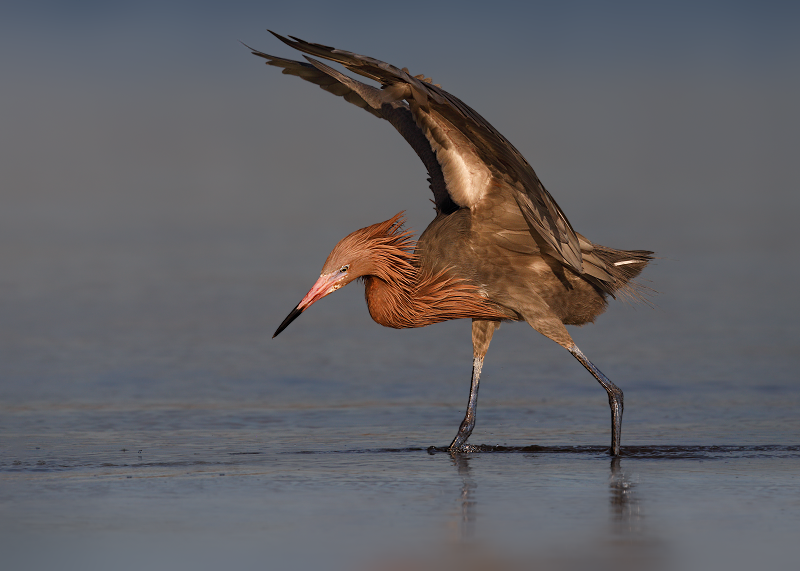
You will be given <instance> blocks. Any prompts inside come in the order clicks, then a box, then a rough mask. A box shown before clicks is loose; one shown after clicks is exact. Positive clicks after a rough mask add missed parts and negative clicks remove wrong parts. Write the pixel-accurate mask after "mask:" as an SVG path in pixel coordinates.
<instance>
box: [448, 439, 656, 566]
mask: <svg viewBox="0 0 800 571" xmlns="http://www.w3.org/2000/svg"><path fill="white" fill-rule="evenodd" d="M450 458H451V461H452V464H453V466H455V468H456V471H457V473H458V476H459V478H460V479H461V488H460V490H459V494H458V496H457V498H456V501H457V502H458V505H459V506H460V510H459V516H460V519H459V521H458V528H459V541H458V548H457V550H456V551H455V552H453V553H452V554H451V558H450V559H449V563H450V565H449V566H448V565H446V564H445V565H444V567H441V565H442V561H439V565H440V567H439V568H440V569H441V568H453V569H463V568H465V567H464V562H465V561H466V560H468V561H469V565H467V567H468V568H469V569H475V570H489V569H498V568H501V569H509V570H510V569H524V568H529V567H528V565H529V564H530V563H531V561H530V560H527V559H526V560H525V561H522V560H513V559H512V558H510V557H509V556H510V555H511V554H507V553H503V552H502V550H497V549H496V546H494V547H493V546H491V545H487V544H485V543H484V542H482V541H481V537H482V536H481V530H480V528H479V525H478V513H479V510H478V498H477V495H476V490H477V489H478V485H479V484H478V482H477V481H476V476H475V475H474V474H473V470H472V468H471V466H470V462H471V461H472V460H473V459H474V458H473V457H472V454H469V453H467V454H464V453H452V454H450ZM608 506H609V517H608V525H607V526H606V528H603V529H600V530H599V534H598V535H599V536H598V537H597V538H596V539H595V540H593V541H588V542H585V543H582V544H581V546H580V547H579V548H578V549H574V548H570V549H567V548H565V545H570V544H572V545H574V541H575V540H578V538H574V539H572V540H571V539H569V538H564V544H563V545H558V546H556V545H553V546H552V548H551V549H549V550H545V551H544V552H541V551H540V552H539V553H537V554H536V561H537V566H536V567H537V568H538V569H567V570H569V569H584V568H591V569H594V570H603V569H614V570H615V571H624V570H627V569H631V570H632V569H651V570H654V569H655V570H657V569H661V568H663V567H664V564H665V558H664V557H663V549H662V548H661V545H662V544H661V542H659V541H657V540H654V538H653V537H651V536H649V535H648V534H647V533H646V532H645V529H644V525H643V521H644V519H643V515H642V508H641V498H640V497H639V492H638V491H637V489H636V483H635V481H634V478H633V476H632V475H631V473H630V472H629V471H626V470H625V469H624V468H623V464H622V460H621V459H620V458H614V459H612V460H611V463H610V469H609V476H608ZM534 509H535V508H534ZM532 533H535V530H532ZM466 554H469V557H468V559H465V555H466Z"/></svg>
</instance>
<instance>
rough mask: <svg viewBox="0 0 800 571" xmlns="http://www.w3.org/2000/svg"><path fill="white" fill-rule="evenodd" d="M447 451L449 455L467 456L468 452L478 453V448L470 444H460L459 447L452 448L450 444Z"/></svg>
mask: <svg viewBox="0 0 800 571" xmlns="http://www.w3.org/2000/svg"><path fill="white" fill-rule="evenodd" d="M447 451H448V452H449V453H450V454H469V453H470V452H478V451H480V447H479V446H473V445H472V444H461V445H459V446H453V445H452V444H451V445H450V447H449V448H448V449H447Z"/></svg>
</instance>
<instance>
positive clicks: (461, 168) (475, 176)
mask: <svg viewBox="0 0 800 571" xmlns="http://www.w3.org/2000/svg"><path fill="white" fill-rule="evenodd" d="M409 103H411V102H409ZM410 107H411V110H412V113H413V115H414V119H415V121H416V122H417V126H418V127H419V128H420V129H422V132H423V133H424V134H425V137H426V138H427V139H428V141H429V142H430V144H431V148H432V149H433V151H434V152H435V153H436V159H437V160H438V161H439V164H440V165H441V167H442V174H443V175H444V182H445V184H446V185H447V192H448V193H449V194H450V198H452V199H453V202H455V203H456V204H457V205H459V206H461V207H466V208H469V207H471V206H473V205H474V204H476V203H477V202H478V201H480V199H481V198H483V196H484V195H485V194H486V189H487V188H488V187H489V183H490V182H491V180H492V173H491V171H489V168H488V167H487V166H486V165H485V164H484V162H483V161H482V160H481V159H480V157H478V155H477V153H476V152H475V147H474V146H473V144H472V143H471V142H470V141H469V140H467V139H466V138H465V137H464V135H462V134H461V132H460V131H459V130H458V129H456V128H455V127H453V126H452V125H451V124H450V123H449V122H447V121H445V120H444V119H442V118H441V117H438V116H436V115H433V114H431V113H428V112H427V111H424V110H422V109H420V107H419V106H418V105H414V104H412V105H410Z"/></svg>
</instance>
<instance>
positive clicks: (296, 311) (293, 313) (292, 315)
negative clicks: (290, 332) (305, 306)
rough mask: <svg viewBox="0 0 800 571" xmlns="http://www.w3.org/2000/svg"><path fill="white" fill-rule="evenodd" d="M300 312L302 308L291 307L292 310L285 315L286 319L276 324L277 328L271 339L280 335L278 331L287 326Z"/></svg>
mask: <svg viewBox="0 0 800 571" xmlns="http://www.w3.org/2000/svg"><path fill="white" fill-rule="evenodd" d="M301 313H303V310H302V309H297V308H296V307H295V308H294V309H293V310H292V311H291V312H290V313H289V315H287V316H286V319H284V320H283V322H282V323H281V324H280V325H279V326H278V328H277V329H276V330H275V334H274V335H273V336H272V338H273V339H275V338H276V337H277V336H278V335H280V332H281V331H283V330H284V329H286V328H287V327H289V324H290V323H291V322H292V321H294V320H295V319H297V317H298V316H299V315H300V314H301Z"/></svg>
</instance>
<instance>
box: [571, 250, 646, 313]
mask: <svg viewBox="0 0 800 571" xmlns="http://www.w3.org/2000/svg"><path fill="white" fill-rule="evenodd" d="M593 257H594V258H596V259H597V261H599V262H600V263H601V264H602V265H603V270H604V273H606V274H607V275H609V276H610V277H611V278H612V279H610V280H606V279H603V280H602V281H603V282H604V283H603V286H604V287H602V289H603V290H604V291H606V292H607V293H609V294H610V295H612V296H614V297H616V296H618V295H619V296H620V297H622V298H627V299H630V300H633V301H647V294H648V293H652V290H651V289H650V288H648V287H646V286H643V285H642V284H640V283H637V282H635V281H633V278H635V277H636V276H638V275H639V274H641V273H642V270H644V268H645V266H646V265H647V264H648V263H650V261H651V260H652V259H653V252H650V251H648V250H616V249H614V248H607V247H605V246H600V245H599V244H594V248H593V249H592V252H591V255H590V256H586V257H584V262H586V263H588V264H592V261H593V260H592V258H593Z"/></svg>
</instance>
